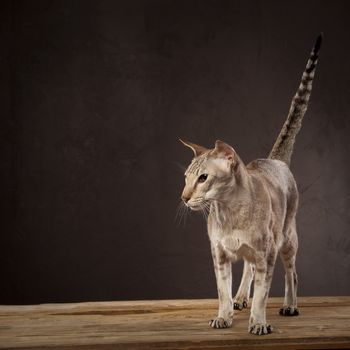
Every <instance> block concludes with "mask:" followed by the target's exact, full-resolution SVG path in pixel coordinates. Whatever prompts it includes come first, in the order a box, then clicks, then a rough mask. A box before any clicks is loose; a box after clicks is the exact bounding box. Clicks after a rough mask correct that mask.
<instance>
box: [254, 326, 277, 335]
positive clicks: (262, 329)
mask: <svg viewBox="0 0 350 350" xmlns="http://www.w3.org/2000/svg"><path fill="white" fill-rule="evenodd" d="M272 330H273V328H272V326H271V325H270V324H266V323H264V324H262V323H257V324H253V325H250V326H249V333H252V334H255V335H265V334H270V333H272Z"/></svg>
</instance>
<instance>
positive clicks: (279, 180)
mask: <svg viewBox="0 0 350 350" xmlns="http://www.w3.org/2000/svg"><path fill="white" fill-rule="evenodd" d="M246 168H247V171H248V173H249V174H250V175H252V176H254V177H258V178H262V179H264V180H265V181H266V182H267V183H269V184H270V185H272V186H273V187H278V188H279V189H280V190H282V191H283V192H284V193H285V194H288V193H290V192H291V191H292V192H295V191H296V183H295V180H294V176H293V174H292V172H291V171H290V169H289V167H288V165H287V164H286V163H284V162H282V161H280V160H276V159H256V160H254V161H252V162H251V163H249V164H248V165H247V167H246Z"/></svg>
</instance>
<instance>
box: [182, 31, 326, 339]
mask: <svg viewBox="0 0 350 350" xmlns="http://www.w3.org/2000/svg"><path fill="white" fill-rule="evenodd" d="M322 37H323V35H322V33H321V34H320V35H319V36H318V37H317V40H316V43H315V45H314V47H313V49H312V52H311V55H310V57H309V59H308V61H307V65H306V69H305V71H304V73H303V75H302V79H301V83H300V86H299V88H298V90H297V93H296V95H295V96H294V97H293V99H292V103H291V107H290V110H289V114H288V117H287V119H286V121H285V123H284V125H283V128H282V130H281V131H280V134H279V136H278V138H277V140H276V142H275V144H274V146H273V148H272V150H271V152H270V154H269V156H268V157H267V159H257V160H254V161H252V162H251V163H249V164H248V165H245V164H244V163H243V161H242V160H241V158H240V157H239V156H238V154H237V153H236V151H235V150H234V149H233V148H232V147H231V146H230V145H228V144H226V143H225V142H223V141H220V140H218V141H216V142H215V147H214V148H213V149H207V148H205V147H203V146H199V145H196V144H194V143H192V142H188V141H183V140H181V139H180V141H181V142H182V143H183V144H184V145H185V146H187V147H189V148H191V149H192V151H193V152H194V158H193V160H192V162H191V164H190V165H189V166H188V168H187V170H186V172H185V187H184V190H183V192H182V196H181V198H182V201H183V202H184V203H185V205H186V206H187V207H188V208H190V209H192V210H193V211H199V210H201V211H204V212H206V213H207V214H208V216H207V229H208V235H209V239H210V245H211V253H212V258H213V263H214V270H215V276H216V282H217V289H218V298H219V310H218V315H217V317H216V318H214V319H212V320H211V321H210V322H209V325H210V326H211V327H212V328H227V327H231V326H232V322H233V314H234V310H242V309H243V308H246V307H247V306H248V300H249V297H250V287H251V283H252V281H254V295H253V300H252V305H251V312H250V318H249V325H248V331H249V332H250V333H252V334H256V335H264V334H268V333H271V332H272V329H273V328H272V326H271V325H270V324H269V323H268V322H267V321H266V304H267V299H268V294H269V289H270V285H271V280H272V275H273V270H274V265H275V262H276V258H277V254H278V253H280V257H281V259H282V262H283V266H284V269H285V297H284V302H283V306H282V308H281V309H280V315H283V316H297V315H299V309H298V306H297V286H298V278H297V273H296V268H295V260H296V253H297V249H298V237H297V231H296V221H295V217H296V213H297V208H298V189H297V185H296V182H295V180H294V177H293V174H292V173H291V171H290V168H289V166H290V161H291V155H292V153H293V146H294V142H295V137H296V135H297V133H298V132H299V130H300V128H301V124H302V119H303V117H304V114H305V112H306V109H307V106H308V101H309V98H310V94H311V88H312V82H313V78H314V74H315V68H316V64H317V60H318V55H319V51H320V47H321V42H322ZM238 259H243V260H244V268H243V274H242V280H241V283H240V286H239V288H238V291H237V294H236V296H235V298H234V299H232V272H231V268H232V262H235V261H236V260H238Z"/></svg>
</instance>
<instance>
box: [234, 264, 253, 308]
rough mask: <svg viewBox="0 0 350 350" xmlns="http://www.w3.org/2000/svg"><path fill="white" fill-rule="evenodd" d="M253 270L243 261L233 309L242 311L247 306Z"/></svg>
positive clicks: (251, 266)
mask: <svg viewBox="0 0 350 350" xmlns="http://www.w3.org/2000/svg"><path fill="white" fill-rule="evenodd" d="M254 271H255V268H254V266H253V265H251V264H250V263H249V262H248V261H246V260H244V267H243V274H242V280H241V283H240V285H239V288H238V291H237V294H236V296H235V297H234V299H233V308H234V309H235V310H243V308H246V307H247V306H248V301H249V297H250V287H251V284H252V281H253V278H254Z"/></svg>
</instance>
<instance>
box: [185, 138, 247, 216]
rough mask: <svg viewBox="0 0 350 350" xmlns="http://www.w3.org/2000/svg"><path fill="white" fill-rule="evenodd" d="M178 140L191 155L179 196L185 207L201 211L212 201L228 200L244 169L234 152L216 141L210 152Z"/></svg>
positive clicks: (228, 146)
mask: <svg viewBox="0 0 350 350" xmlns="http://www.w3.org/2000/svg"><path fill="white" fill-rule="evenodd" d="M180 141H181V142H182V143H183V144H184V145H185V146H187V147H189V148H191V149H192V151H193V153H194V158H193V160H192V162H191V164H190V165H189V166H188V168H187V170H186V172H185V188H184V190H183V192H182V196H181V198H182V200H183V201H184V203H185V204H186V206H188V207H189V208H191V209H192V210H203V209H204V208H205V207H206V206H208V204H210V202H211V201H213V200H217V201H219V202H226V201H227V200H229V198H230V197H232V193H233V191H234V190H235V188H236V187H237V186H238V185H239V181H240V179H241V177H242V167H244V164H243V162H242V160H241V159H240V158H239V156H238V155H237V153H236V152H235V150H234V149H233V148H232V147H231V146H230V145H228V144H226V143H225V142H222V141H219V140H218V141H216V142H215V147H214V148H213V149H207V148H205V147H202V146H199V145H196V144H194V143H192V142H188V141H183V140H181V139H180Z"/></svg>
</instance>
